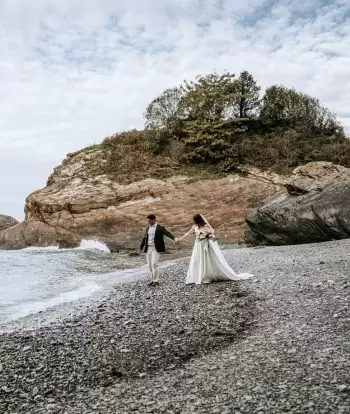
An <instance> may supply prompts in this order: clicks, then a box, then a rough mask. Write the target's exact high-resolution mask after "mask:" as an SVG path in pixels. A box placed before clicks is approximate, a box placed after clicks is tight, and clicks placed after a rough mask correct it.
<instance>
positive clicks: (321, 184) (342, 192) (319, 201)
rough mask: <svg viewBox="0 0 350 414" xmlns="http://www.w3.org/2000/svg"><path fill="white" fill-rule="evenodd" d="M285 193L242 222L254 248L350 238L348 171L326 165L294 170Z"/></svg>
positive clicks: (349, 172) (323, 163)
mask: <svg viewBox="0 0 350 414" xmlns="http://www.w3.org/2000/svg"><path fill="white" fill-rule="evenodd" d="M284 186H285V188H286V192H285V193H284V194H280V195H278V196H274V197H269V198H268V199H266V200H265V201H264V202H263V205H262V206H261V207H260V208H258V209H256V210H254V211H252V212H251V214H249V215H248V217H247V219H246V223H247V229H246V233H245V235H246V240H247V241H248V242H249V243H251V244H254V245H269V244H270V245H288V244H299V243H315V242H323V241H330V240H338V239H344V238H349V237H350V169H347V168H345V167H341V166H338V165H334V164H332V163H328V162H318V163H309V164H307V165H304V166H301V167H298V168H296V169H295V170H294V171H293V174H292V176H291V177H290V179H289V180H288V181H287V182H286V183H285V185H284Z"/></svg>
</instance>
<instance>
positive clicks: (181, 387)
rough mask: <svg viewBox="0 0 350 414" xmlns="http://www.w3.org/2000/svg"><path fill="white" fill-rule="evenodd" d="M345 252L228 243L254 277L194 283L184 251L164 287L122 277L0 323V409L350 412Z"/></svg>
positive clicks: (238, 266) (231, 258) (349, 246)
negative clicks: (107, 287) (65, 304)
mask: <svg viewBox="0 0 350 414" xmlns="http://www.w3.org/2000/svg"><path fill="white" fill-rule="evenodd" d="M349 252H350V240H344V241H334V242H329V243H321V244H310V245H298V246H285V247H264V248H244V249H236V250H226V251H225V256H226V257H227V260H228V262H229V263H230V265H231V266H232V267H233V269H234V270H235V271H236V272H238V273H240V272H251V273H254V274H255V277H254V278H253V279H252V280H248V281H242V282H227V283H217V284H211V285H199V286H197V285H194V286H186V285H185V284H184V280H185V275H186V270H187V266H188V263H189V259H182V260H178V261H176V262H174V263H173V264H172V265H171V266H165V267H163V268H162V273H161V285H160V286H159V287H157V288H150V287H148V286H147V285H146V282H147V281H146V280H145V278H140V280H138V281H135V282H130V283H121V284H116V285H115V286H114V288H113V289H112V291H111V292H109V294H108V295H104V296H101V297H100V298H97V299H96V300H94V301H92V302H90V303H89V304H88V306H86V307H85V308H84V310H83V311H80V312H79V313H74V312H72V313H70V314H68V313H67V314H66V315H65V318H64V319H60V320H57V321H53V322H52V323H50V324H46V325H45V324H43V326H41V327H36V328H35V327H34V328H33V327H32V328H31V329H24V328H23V326H22V327H21V328H19V327H18V328H17V329H14V330H13V331H12V332H3V333H1V334H0V412H1V413H4V414H5V413H269V414H271V413H282V412H283V413H284V412H288V413H344V414H345V413H350V312H349V296H350V295H349V292H350V254H349ZM41 318H44V319H45V313H44V314H43V315H41Z"/></svg>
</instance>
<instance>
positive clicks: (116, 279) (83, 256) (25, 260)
mask: <svg viewBox="0 0 350 414" xmlns="http://www.w3.org/2000/svg"><path fill="white" fill-rule="evenodd" d="M143 267H144V258H143V257H142V256H135V257H130V256H129V254H127V253H125V254H116V253H113V254H112V253H111V252H110V251H109V249H108V247H107V246H106V245H105V244H103V243H101V242H99V241H95V240H83V241H82V242H81V244H80V246H79V247H77V248H75V249H59V248H58V247H56V246H52V247H46V248H26V249H23V250H16V251H4V250H0V321H1V324H2V325H3V324H6V323H12V322H13V321H16V320H19V319H22V318H26V317H28V316H30V315H35V314H38V313H42V312H44V311H46V310H48V309H50V308H56V307H59V305H62V304H66V303H72V302H75V301H78V300H80V299H82V298H87V297H89V296H92V295H94V294H96V293H98V292H103V291H106V290H108V289H110V288H111V287H112V286H113V285H115V284H116V283H121V282H126V281H131V280H135V279H136V278H137V276H140V274H142V272H140V270H138V272H136V269H142V268H143Z"/></svg>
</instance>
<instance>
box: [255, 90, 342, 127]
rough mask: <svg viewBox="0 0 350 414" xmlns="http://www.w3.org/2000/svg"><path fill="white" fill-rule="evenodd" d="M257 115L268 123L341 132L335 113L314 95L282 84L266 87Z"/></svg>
mask: <svg viewBox="0 0 350 414" xmlns="http://www.w3.org/2000/svg"><path fill="white" fill-rule="evenodd" d="M260 118H261V120H263V121H264V122H266V123H268V124H272V125H273V124H280V125H284V126H287V127H293V128H298V129H302V130H304V131H311V132H312V131H313V132H316V133H325V134H340V135H344V130H343V128H342V126H341V125H340V124H339V122H338V121H337V119H336V116H335V115H334V114H333V113H332V112H330V111H329V110H328V109H326V108H324V107H323V106H322V105H321V104H320V102H319V100H318V99H316V98H312V97H311V96H309V95H307V94H304V93H301V92H297V91H296V90H295V89H289V88H286V87H284V86H277V85H274V86H271V87H269V88H268V89H267V90H266V92H265V95H264V97H263V100H262V107H261V112H260Z"/></svg>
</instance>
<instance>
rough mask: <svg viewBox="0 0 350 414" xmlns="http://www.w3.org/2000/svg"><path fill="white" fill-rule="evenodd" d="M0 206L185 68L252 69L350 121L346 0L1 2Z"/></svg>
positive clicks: (15, 205)
mask: <svg viewBox="0 0 350 414" xmlns="http://www.w3.org/2000/svg"><path fill="white" fill-rule="evenodd" d="M0 51H1V60H0V91H1V100H0V214H1V213H2V214H10V215H13V216H15V217H16V218H18V219H22V218H23V206H24V200H25V197H26V196H27V195H28V194H29V193H30V192H32V191H33V190H36V189H39V188H41V187H43V186H44V185H45V182H46V179H47V177H48V175H49V174H50V173H51V171H52V169H53V167H55V166H56V165H58V164H60V162H61V161H62V159H63V158H64V157H65V155H66V154H67V153H68V152H71V151H74V150H78V149H80V148H82V147H84V146H87V145H90V144H92V143H95V142H100V141H101V140H102V139H103V137H105V136H107V135H111V134H112V133H115V132H117V131H120V130H123V129H129V128H140V127H142V125H143V117H142V114H143V112H144V110H145V107H146V106H147V104H148V103H149V102H150V101H151V100H152V98H153V97H155V96H156V95H157V94H158V93H159V92H161V91H162V90H163V89H165V88H167V87H171V86H175V85H178V84H179V83H180V82H181V81H182V80H183V79H184V78H186V79H190V78H193V77H195V76H196V75H197V74H199V73H202V74H203V73H206V72H210V71H213V70H214V69H216V70H217V71H223V70H228V71H230V72H233V73H236V74H239V72H240V71H242V70H245V69H246V70H248V71H249V72H251V73H252V74H253V75H254V76H255V78H256V79H257V80H258V82H259V83H260V84H261V85H262V86H263V87H266V86H269V85H271V84H276V83H277V84H284V85H286V86H289V87H292V86H294V87H295V88H296V89H298V90H300V91H303V92H307V93H309V94H311V95H313V96H316V97H318V98H319V99H320V100H321V101H322V103H323V104H325V105H326V106H328V107H329V108H330V109H331V110H333V111H335V112H336V113H337V115H338V117H339V118H340V119H341V121H342V122H343V124H344V125H345V126H346V127H347V129H350V103H349V97H350V72H349V68H350V0H279V1H277V0H84V1H82V0H79V1H78V0H31V1H29V0H0Z"/></svg>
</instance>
